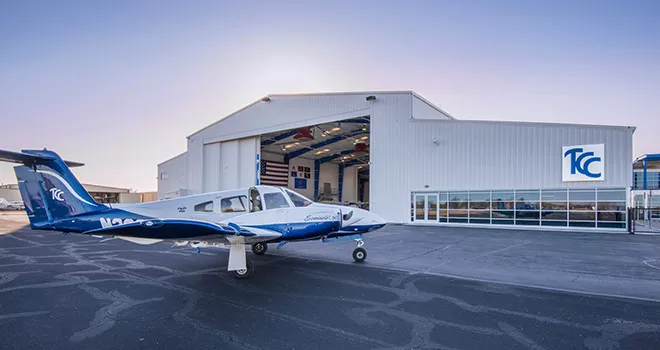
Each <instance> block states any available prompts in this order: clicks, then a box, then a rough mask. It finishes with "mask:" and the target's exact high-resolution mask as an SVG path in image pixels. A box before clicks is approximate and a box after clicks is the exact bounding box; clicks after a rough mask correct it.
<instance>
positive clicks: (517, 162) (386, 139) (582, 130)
mask: <svg viewBox="0 0 660 350" xmlns="http://www.w3.org/2000/svg"><path fill="white" fill-rule="evenodd" d="M383 115H389V116H390V120H387V118H377V117H376V118H373V119H372V134H374V133H375V135H373V136H372V145H371V149H372V151H373V154H372V168H371V180H372V181H371V182H372V187H371V190H372V202H373V209H374V211H375V212H376V213H378V214H380V215H382V216H383V217H385V218H387V219H388V220H391V221H394V222H407V221H408V220H409V211H410V191H412V190H425V189H427V190H468V189H469V190H479V189H483V190H488V189H526V188H529V189H538V188H546V189H550V188H567V187H573V188H576V187H583V188H593V187H627V186H630V185H631V183H632V175H631V171H630V163H631V161H632V132H633V130H632V129H628V128H622V127H601V126H593V127H592V126H573V125H557V124H532V123H506V122H504V123H498V122H471V121H451V120H446V121H421V120H410V119H408V120H404V118H401V117H397V116H396V114H386V113H383ZM374 124H375V125H374ZM593 143H604V144H605V180H604V181H598V182H572V183H563V182H562V179H561V173H562V170H561V166H562V146H571V145H582V144H593ZM383 194H386V195H383Z"/></svg>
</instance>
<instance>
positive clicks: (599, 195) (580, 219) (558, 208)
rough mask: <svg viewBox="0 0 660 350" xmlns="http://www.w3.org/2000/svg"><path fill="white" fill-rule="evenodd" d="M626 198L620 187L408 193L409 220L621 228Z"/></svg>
mask: <svg viewBox="0 0 660 350" xmlns="http://www.w3.org/2000/svg"><path fill="white" fill-rule="evenodd" d="M627 194H628V191H627V190H626V189H625V188H592V189H543V190H493V191H437V192H429V191H424V192H413V193H412V194H411V209H412V213H411V214H412V215H411V221H413V222H415V221H424V222H438V223H464V224H484V225H516V226H554V227H576V228H577V227H590V228H619V229H625V228H626V215H627V210H626V196H627ZM431 198H432V200H431ZM436 200H437V202H436ZM429 204H432V205H429Z"/></svg>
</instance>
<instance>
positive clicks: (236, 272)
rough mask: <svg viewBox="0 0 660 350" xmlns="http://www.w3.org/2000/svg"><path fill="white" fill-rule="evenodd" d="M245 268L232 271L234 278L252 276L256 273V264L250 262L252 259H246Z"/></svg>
mask: <svg viewBox="0 0 660 350" xmlns="http://www.w3.org/2000/svg"><path fill="white" fill-rule="evenodd" d="M245 267H246V269H245V270H234V271H230V272H231V274H232V276H234V278H238V279H244V278H250V277H252V275H253V274H254V266H253V265H252V262H250V259H247V260H245Z"/></svg>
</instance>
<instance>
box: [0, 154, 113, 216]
mask: <svg viewBox="0 0 660 350" xmlns="http://www.w3.org/2000/svg"><path fill="white" fill-rule="evenodd" d="M0 161H6V162H12V163H21V164H23V165H19V166H16V167H14V171H15V172H16V178H17V180H18V187H19V189H20V191H21V196H22V197H23V202H24V203H25V211H26V212H27V214H28V217H29V219H30V225H31V226H32V228H39V229H48V228H50V227H52V224H53V223H54V222H55V221H58V220H61V219H65V218H69V217H72V216H76V215H80V214H86V213H91V212H97V211H100V210H105V209H108V207H106V206H105V205H102V204H99V203H97V202H96V201H94V199H93V198H92V196H90V195H89V193H88V192H87V191H86V190H85V189H84V187H83V186H82V185H81V184H80V182H78V180H77V179H76V177H75V176H74V175H73V173H72V172H71V170H70V169H69V166H82V165H83V164H80V163H74V162H67V161H64V160H62V158H60V156H58V155H57V154H56V153H55V152H52V151H47V150H43V151H38V150H23V151H22V153H17V152H10V151H3V150H0Z"/></svg>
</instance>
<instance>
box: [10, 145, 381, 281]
mask: <svg viewBox="0 0 660 350" xmlns="http://www.w3.org/2000/svg"><path fill="white" fill-rule="evenodd" d="M0 161H6V162H12V163H19V164H22V165H19V166H16V167H14V170H15V172H16V178H17V179H18V187H19V189H20V191H21V196H22V197H23V202H24V203H25V211H26V212H27V214H28V218H29V219H30V226H31V227H32V228H33V229H39V230H53V231H61V232H65V233H68V232H74V233H83V234H89V235H94V236H111V237H115V238H120V239H124V240H127V241H131V242H133V243H138V244H154V243H158V242H162V241H171V242H174V244H175V246H181V245H187V244H190V245H191V246H193V247H196V248H197V249H198V251H199V247H200V246H226V245H229V263H228V267H227V270H228V271H230V272H231V273H232V275H233V276H234V277H237V278H247V277H250V276H252V275H253V273H254V267H253V265H252V264H251V263H250V261H249V260H248V259H247V257H246V253H245V245H248V244H249V245H252V251H253V252H254V253H255V254H258V255H261V254H264V253H265V252H266V250H267V248H268V243H279V245H282V244H285V243H287V242H292V241H307V240H316V239H319V240H322V241H328V240H330V239H339V238H348V239H355V241H356V242H357V248H355V250H354V251H353V258H354V259H355V261H357V262H362V261H364V259H366V257H367V252H366V250H365V249H364V248H362V245H363V241H362V238H361V237H362V234H364V233H367V232H371V231H373V230H377V229H380V228H382V227H384V226H385V221H384V220H383V219H382V218H380V217H379V216H378V215H375V214H373V213H371V212H369V211H366V210H362V209H359V208H353V207H347V206H339V205H330V204H321V203H314V202H312V201H310V200H309V199H307V198H305V197H303V196H301V195H300V194H298V193H296V192H293V191H291V190H289V189H287V188H281V187H270V186H253V187H250V188H244V189H237V190H230V191H220V192H212V193H205V194H200V195H193V196H187V197H180V198H175V199H167V200H162V201H157V202H150V203H140V204H124V205H116V204H112V205H110V204H108V205H106V204H100V203H97V202H96V201H94V199H93V198H92V196H90V194H89V193H88V192H87V191H86V190H85V189H84V188H83V186H82V185H81V184H80V182H78V180H77V179H76V178H75V176H74V175H73V173H72V172H71V170H70V169H69V167H75V166H82V165H83V164H80V163H75V162H68V161H63V160H62V158H60V157H59V156H58V155H57V154H56V153H55V152H52V151H48V150H43V151H40V150H23V151H22V153H18V152H10V151H3V150H0ZM279 245H278V247H279Z"/></svg>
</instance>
